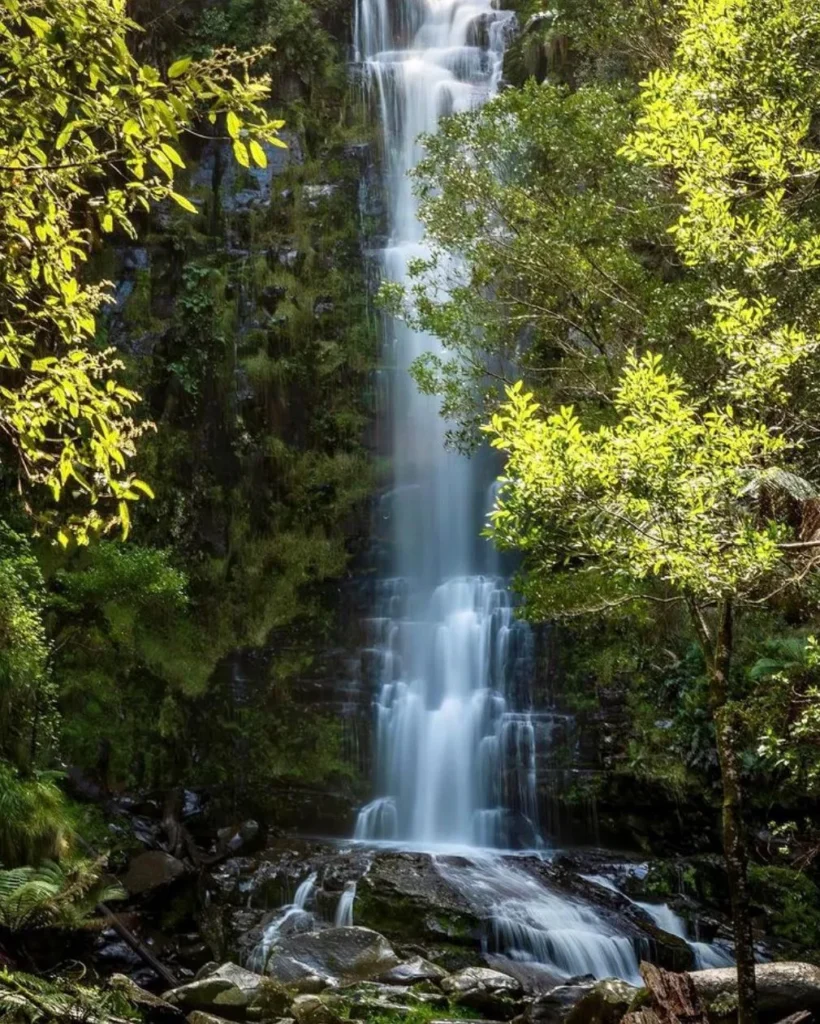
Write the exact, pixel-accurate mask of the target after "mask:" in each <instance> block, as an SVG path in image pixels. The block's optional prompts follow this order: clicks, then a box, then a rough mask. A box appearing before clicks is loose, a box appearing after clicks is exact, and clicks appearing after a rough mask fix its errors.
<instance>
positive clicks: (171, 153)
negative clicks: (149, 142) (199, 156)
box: [160, 142, 185, 170]
mask: <svg viewBox="0 0 820 1024" xmlns="http://www.w3.org/2000/svg"><path fill="white" fill-rule="evenodd" d="M160 148H161V149H162V152H163V153H164V154H165V155H166V156H167V157H168V159H169V160H170V161H171V163H172V164H176V165H177V167H181V168H183V170H184V168H185V163H184V161H183V159H182V157H181V156H180V155H179V153H177V151H176V150H175V149H174V147H173V146H169V145H168V143H167V142H163V143H161V144H160Z"/></svg>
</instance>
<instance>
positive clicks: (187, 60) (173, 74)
mask: <svg viewBox="0 0 820 1024" xmlns="http://www.w3.org/2000/svg"><path fill="white" fill-rule="evenodd" d="M193 60H194V58H193V57H182V58H181V59H180V60H177V61H174V63H173V64H172V65H171V66H170V67H169V68H168V77H169V78H179V77H180V76H181V75H184V74H185V72H186V71H187V70H188V68H189V67H190V66H191V64H192V63H193Z"/></svg>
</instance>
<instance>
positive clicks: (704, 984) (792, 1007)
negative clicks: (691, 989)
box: [691, 963, 820, 1019]
mask: <svg viewBox="0 0 820 1024" xmlns="http://www.w3.org/2000/svg"><path fill="white" fill-rule="evenodd" d="M691 974H692V981H693V982H694V983H695V988H696V989H697V993H698V995H699V996H700V998H701V999H702V1000H703V1002H704V1003H705V1004H706V1007H707V1010H709V1011H710V1016H712V1015H715V1016H729V1015H730V1013H731V1011H732V1010H733V1009H734V1008H735V1007H736V1005H737V1002H736V1001H737V972H736V971H735V969H734V968H733V967H721V968H716V969H713V970H708V971H692V972H691ZM755 978H756V979H757V1002H758V1008H759V1010H760V1013H762V1014H764V1015H765V1016H767V1017H771V1018H772V1019H779V1018H781V1017H786V1016H789V1015H790V1014H792V1013H797V1011H798V1010H818V1009H820V967H816V966H815V965H814V964H801V963H774V964H758V965H757V967H756V968H755Z"/></svg>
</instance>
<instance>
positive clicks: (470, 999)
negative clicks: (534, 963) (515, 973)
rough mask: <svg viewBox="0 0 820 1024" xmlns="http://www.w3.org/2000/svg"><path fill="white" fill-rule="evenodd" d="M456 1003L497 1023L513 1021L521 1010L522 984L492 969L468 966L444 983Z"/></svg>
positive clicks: (443, 988) (444, 988)
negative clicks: (492, 1018) (491, 1018)
mask: <svg viewBox="0 0 820 1024" xmlns="http://www.w3.org/2000/svg"><path fill="white" fill-rule="evenodd" d="M441 988H442V990H443V991H444V992H446V993H447V995H448V996H450V998H451V999H453V1001H454V1002H456V1003H459V1004H461V1005H462V1006H466V1007H468V1008H469V1009H471V1010H477V1011H478V1012H479V1013H482V1014H484V1015H485V1016H487V1017H494V1018H495V1019H496V1020H511V1019H512V1018H513V1017H515V1016H516V1014H517V1013H519V1012H520V1011H521V997H522V996H523V994H524V990H523V988H522V986H521V982H519V981H517V980H516V979H515V978H511V977H510V976H509V975H508V974H502V973H501V971H493V970H491V969H490V968H489V967H466V968H465V969H464V970H463V971H459V972H458V973H457V974H451V975H450V976H449V977H447V978H443V979H442V981H441Z"/></svg>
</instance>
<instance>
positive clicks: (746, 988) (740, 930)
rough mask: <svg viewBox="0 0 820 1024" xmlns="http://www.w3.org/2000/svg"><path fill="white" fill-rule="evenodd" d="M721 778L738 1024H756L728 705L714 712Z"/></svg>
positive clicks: (736, 768) (732, 720) (743, 848)
mask: <svg viewBox="0 0 820 1024" xmlns="http://www.w3.org/2000/svg"><path fill="white" fill-rule="evenodd" d="M714 720H715V734H716V736H717V749H718V757H719V759H720V774H721V779H722V782H723V855H724V857H725V858H726V872H727V875H728V877H729V894H730V896H731V900H732V925H733V929H734V937H735V958H736V959H737V992H738V1018H737V1019H738V1024H756V1022H757V990H756V986H755V956H754V942H753V939H752V922H751V917H750V914H749V887H748V883H747V877H746V875H747V872H746V868H747V861H748V857H747V852H746V837H745V835H744V829H743V813H742V793H741V786H740V765H739V763H738V760H739V759H738V756H737V742H736V738H735V714H734V713H733V711H732V709H731V707H727V706H726V705H724V706H723V707H722V708H718V709H716V710H715V712H714Z"/></svg>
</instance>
